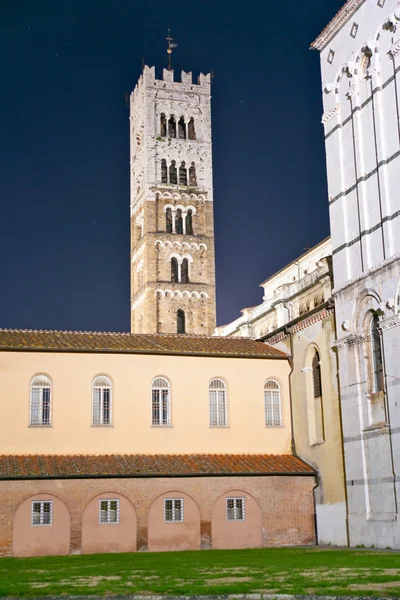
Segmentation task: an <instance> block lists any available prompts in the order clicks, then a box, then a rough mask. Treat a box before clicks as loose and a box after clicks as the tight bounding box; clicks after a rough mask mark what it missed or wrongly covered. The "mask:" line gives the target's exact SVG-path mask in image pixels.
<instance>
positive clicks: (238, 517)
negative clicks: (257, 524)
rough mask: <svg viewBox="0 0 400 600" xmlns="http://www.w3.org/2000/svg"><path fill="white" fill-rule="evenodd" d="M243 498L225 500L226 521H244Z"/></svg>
mask: <svg viewBox="0 0 400 600" xmlns="http://www.w3.org/2000/svg"><path fill="white" fill-rule="evenodd" d="M244 517H245V514H244V498H227V499H226V518H227V520H228V521H244Z"/></svg>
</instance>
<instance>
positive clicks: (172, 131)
mask: <svg viewBox="0 0 400 600" xmlns="http://www.w3.org/2000/svg"><path fill="white" fill-rule="evenodd" d="M168 136H169V137H170V138H176V121H175V117H174V115H171V116H170V118H169V121H168Z"/></svg>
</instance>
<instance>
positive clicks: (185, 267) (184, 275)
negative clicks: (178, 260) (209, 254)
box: [181, 258, 189, 283]
mask: <svg viewBox="0 0 400 600" xmlns="http://www.w3.org/2000/svg"><path fill="white" fill-rule="evenodd" d="M181 283H189V261H188V259H187V258H184V259H183V261H182V265H181Z"/></svg>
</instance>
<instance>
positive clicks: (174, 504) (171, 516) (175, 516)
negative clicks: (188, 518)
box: [164, 498, 183, 523]
mask: <svg viewBox="0 0 400 600" xmlns="http://www.w3.org/2000/svg"><path fill="white" fill-rule="evenodd" d="M164 521H165V522H166V523H182V522H183V498H165V499H164Z"/></svg>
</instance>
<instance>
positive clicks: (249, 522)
mask: <svg viewBox="0 0 400 600" xmlns="http://www.w3.org/2000/svg"><path fill="white" fill-rule="evenodd" d="M227 498H244V506H245V518H244V520H243V521H228V519H227V514H226V499H227ZM262 534H263V528H262V514H261V508H260V506H259V504H258V502H257V500H256V499H255V498H254V497H253V496H251V495H250V494H249V493H248V492H246V491H244V490H229V491H226V492H224V493H223V494H222V495H221V496H220V497H219V498H218V499H217V501H216V502H215V504H214V506H213V509H212V515H211V536H212V547H213V549H217V550H221V549H224V548H226V549H234V548H262V546H263V535H262Z"/></svg>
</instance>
